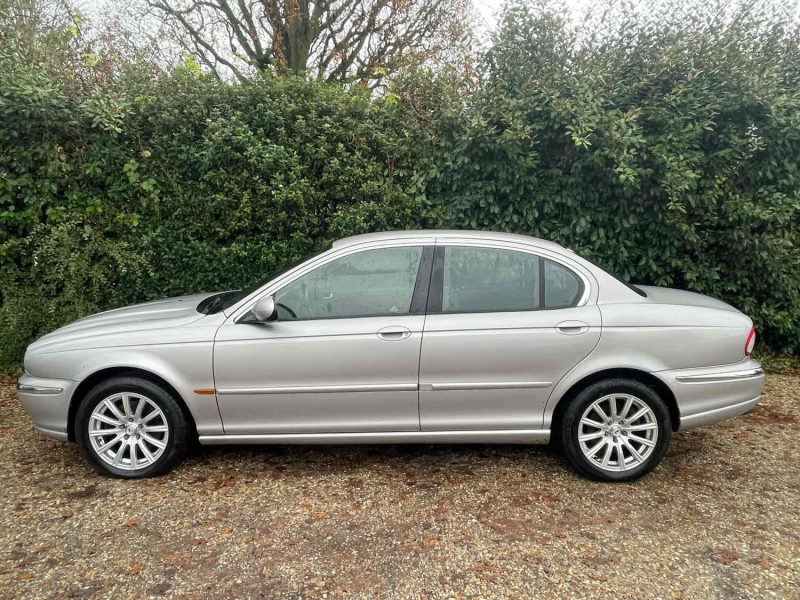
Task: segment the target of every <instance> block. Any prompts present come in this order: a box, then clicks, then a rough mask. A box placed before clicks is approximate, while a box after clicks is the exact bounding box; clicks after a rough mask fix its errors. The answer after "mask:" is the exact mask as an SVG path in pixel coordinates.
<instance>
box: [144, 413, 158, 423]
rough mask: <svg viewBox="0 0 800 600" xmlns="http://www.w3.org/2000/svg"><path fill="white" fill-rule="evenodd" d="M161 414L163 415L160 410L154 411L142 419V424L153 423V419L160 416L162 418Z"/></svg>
mask: <svg viewBox="0 0 800 600" xmlns="http://www.w3.org/2000/svg"><path fill="white" fill-rule="evenodd" d="M161 414H162V413H161V411H160V410H154V411H153V412H151V413H150V414H149V415H147V416H146V417H145V418H144V419H142V424H144V423H147V422H148V421H151V420H152V419H155V418H156V417H158V416H161Z"/></svg>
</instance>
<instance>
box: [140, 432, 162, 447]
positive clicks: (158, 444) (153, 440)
mask: <svg viewBox="0 0 800 600" xmlns="http://www.w3.org/2000/svg"><path fill="white" fill-rule="evenodd" d="M142 439H143V440H145V441H147V443H148V444H152V445H153V446H155V447H156V448H158V449H159V450H163V449H164V448H166V447H167V445H166V444H165V443H164V442H162V441H161V440H157V439H156V438H154V437H152V436H149V435H147V434H146V433H143V434H142Z"/></svg>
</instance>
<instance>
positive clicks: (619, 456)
mask: <svg viewBox="0 0 800 600" xmlns="http://www.w3.org/2000/svg"><path fill="white" fill-rule="evenodd" d="M616 449H617V466H618V467H619V470H620V471H625V470H626V469H627V468H628V467H627V465H626V464H625V454H624V453H623V452H622V444H617V445H616Z"/></svg>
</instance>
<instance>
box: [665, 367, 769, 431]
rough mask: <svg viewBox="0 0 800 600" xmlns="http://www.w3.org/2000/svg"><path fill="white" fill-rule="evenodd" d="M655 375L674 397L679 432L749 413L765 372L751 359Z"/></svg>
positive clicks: (756, 397) (759, 393) (758, 393)
mask: <svg viewBox="0 0 800 600" xmlns="http://www.w3.org/2000/svg"><path fill="white" fill-rule="evenodd" d="M654 375H655V376H657V377H658V378H659V379H661V380H662V381H663V382H664V383H665V384H667V386H668V387H669V388H670V390H672V393H673V394H674V395H675V400H676V401H677V404H678V411H679V413H680V423H679V426H678V430H679V431H685V430H686V429H690V428H692V427H699V426H700V425H708V424H710V423H717V422H718V421H724V420H725V419H730V418H731V417H735V416H737V415H742V414H745V413H747V412H750V411H751V410H753V408H754V407H755V405H756V404H757V403H758V400H759V398H760V397H761V390H762V388H763V387H764V370H763V369H762V368H761V365H760V364H759V363H758V362H756V361H755V360H753V359H750V358H747V359H745V360H743V361H742V362H740V363H737V364H733V365H724V366H718V367H703V368H700V369H676V370H673V371H659V372H658V373H654Z"/></svg>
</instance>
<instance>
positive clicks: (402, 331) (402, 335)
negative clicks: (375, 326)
mask: <svg viewBox="0 0 800 600" xmlns="http://www.w3.org/2000/svg"><path fill="white" fill-rule="evenodd" d="M376 335H377V336H378V337H379V338H381V339H382V340H386V341H387V342H395V341H397V340H404V339H406V338H407V337H409V336H410V335H411V330H410V329H409V328H408V327H398V326H395V325H392V326H389V327H384V328H383V329H379V330H378V333H377V334H376Z"/></svg>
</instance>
